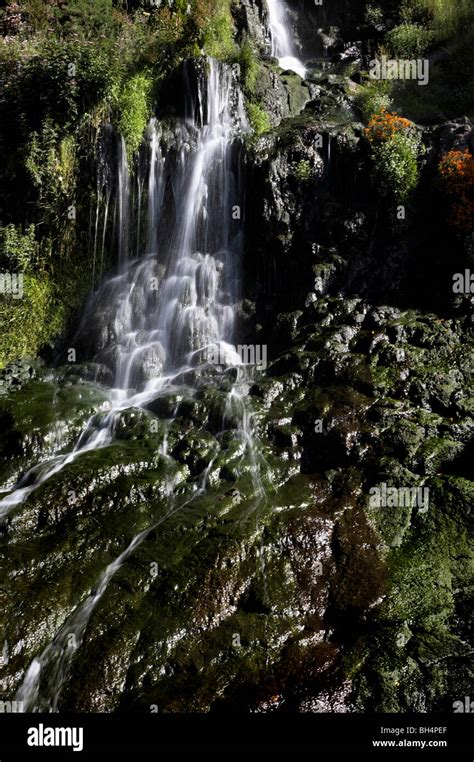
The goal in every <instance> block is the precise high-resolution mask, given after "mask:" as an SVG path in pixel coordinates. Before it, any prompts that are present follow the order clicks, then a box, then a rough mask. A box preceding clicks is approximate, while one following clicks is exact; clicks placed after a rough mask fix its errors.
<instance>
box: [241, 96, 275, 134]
mask: <svg viewBox="0 0 474 762" xmlns="http://www.w3.org/2000/svg"><path fill="white" fill-rule="evenodd" d="M247 114H248V118H249V121H250V124H251V126H252V129H253V131H254V133H255V134H256V135H263V133H264V132H268V131H269V129H270V128H271V124H270V117H269V116H268V114H267V112H266V111H265V109H264V108H262V106H260V104H259V103H253V102H252V101H249V102H248V103H247Z"/></svg>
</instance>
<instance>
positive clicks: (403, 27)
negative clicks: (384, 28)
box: [385, 24, 433, 59]
mask: <svg viewBox="0 0 474 762" xmlns="http://www.w3.org/2000/svg"><path fill="white" fill-rule="evenodd" d="M432 40H433V33H432V32H430V30H429V29H426V28H425V27H423V26H420V25H419V24H400V26H396V27H395V28H394V29H391V30H390V32H387V34H386V36H385V41H386V43H387V47H388V50H389V51H390V53H391V54H392V55H393V56H395V58H408V59H412V58H419V57H420V56H422V55H423V54H424V52H425V51H426V49H427V48H428V47H429V45H430V44H431V42H432Z"/></svg>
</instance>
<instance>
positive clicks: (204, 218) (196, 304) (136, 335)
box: [0, 60, 266, 711]
mask: <svg viewBox="0 0 474 762" xmlns="http://www.w3.org/2000/svg"><path fill="white" fill-rule="evenodd" d="M191 65H192V64H185V66H184V71H183V75H184V76H183V79H184V83H185V104H184V112H183V113H184V117H183V118H182V119H180V120H177V122H176V123H175V125H174V127H173V129H172V131H171V133H170V134H168V136H166V135H163V134H162V128H161V127H160V125H159V124H158V123H157V121H156V120H155V119H152V120H151V122H150V124H149V125H148V129H147V132H146V136H145V140H146V144H147V145H148V150H149V161H148V182H147V185H146V187H147V195H148V199H147V224H146V244H145V251H144V254H143V256H142V257H141V258H138V259H135V260H130V259H129V235H130V229H129V220H130V193H129V186H130V181H129V171H128V166H127V161H126V152H125V145H124V143H123V141H120V143H119V147H120V151H119V172H118V189H117V193H118V199H117V203H118V224H119V229H118V236H119V255H120V256H119V270H118V272H117V274H115V275H113V276H112V277H110V278H108V279H107V280H105V281H104V283H103V284H102V285H101V287H100V288H99V289H97V291H96V292H94V294H93V295H92V297H91V299H90V301H89V304H88V307H87V309H86V311H85V314H84V317H83V320H82V323H81V325H80V327H79V331H78V336H86V337H88V338H90V337H92V338H91V341H92V347H93V352H94V353H95V354H94V359H96V360H97V361H100V362H103V363H106V364H108V365H109V366H110V367H111V368H113V369H114V372H115V376H114V378H115V380H114V388H112V389H110V409H109V411H108V412H107V413H106V414H105V415H104V414H103V413H101V414H97V415H94V416H92V417H91V418H90V420H89V421H88V423H87V425H86V427H85V428H84V430H83V432H82V434H81V435H80V437H79V439H78V441H77V443H76V446H75V448H74V450H73V451H72V452H71V453H69V454H65V455H60V456H58V457H57V458H55V459H53V460H51V461H49V462H48V463H46V464H42V465H40V466H35V467H33V468H32V469H30V471H29V472H28V473H27V474H26V475H25V476H24V477H23V480H22V481H21V483H19V484H18V485H16V488H15V489H14V490H13V492H12V493H11V494H10V495H9V496H7V498H5V499H4V500H3V501H2V502H1V503H0V510H3V511H4V515H5V514H6V513H7V512H8V511H9V510H11V509H12V508H13V506H14V505H18V504H20V503H21V502H22V501H23V500H24V499H26V498H27V497H28V495H29V494H31V492H32V491H33V490H34V489H36V487H37V486H38V485H39V484H43V483H44V482H45V481H46V480H47V479H48V478H49V477H50V476H53V475H54V474H57V473H58V472H59V471H60V470H61V469H62V468H64V467H65V466H67V465H68V463H71V462H72V461H73V460H74V459H75V458H77V457H80V455H81V453H83V452H85V451H87V450H91V449H97V448H99V447H107V446H108V445H109V444H110V443H111V442H113V441H114V427H115V422H116V420H117V416H118V415H119V414H120V411H122V410H124V409H127V408H130V407H140V406H142V405H145V404H146V403H147V402H149V401H150V400H152V399H156V397H157V396H159V395H160V394H166V393H169V392H170V390H171V391H172V390H177V389H181V390H183V389H189V379H190V378H192V377H193V374H194V378H195V383H206V374H207V373H209V374H210V376H209V377H210V378H211V379H214V383H215V378H216V368H215V367H213V368H211V367H210V361H209V356H210V354H209V352H210V350H213V351H214V352H216V351H217V353H219V354H220V356H222V355H223V356H225V358H226V359H225V363H224V364H225V365H227V366H229V365H230V366H231V367H233V368H234V369H235V370H236V373H235V376H234V377H235V381H234V383H233V385H232V386H231V388H230V391H228V393H227V394H228V396H227V402H226V404H225V410H224V421H223V427H224V426H225V425H226V422H228V421H229V422H231V424H230V425H231V427H232V432H233V437H234V438H235V439H236V440H238V441H239V442H240V443H242V445H243V448H244V449H245V451H246V452H247V454H248V460H249V463H250V467H251V475H252V482H253V487H254V492H253V498H252V500H253V502H252V503H251V506H250V509H249V511H250V514H252V512H253V511H255V510H256V507H257V506H259V505H261V504H262V503H264V502H265V500H266V497H265V493H264V489H263V485H262V479H261V466H262V461H261V456H260V452H259V448H258V445H257V442H256V440H255V437H254V433H253V419H252V414H251V412H250V410H249V407H248V402H247V392H248V388H249V386H250V383H251V381H252V376H251V371H249V370H248V368H247V367H246V366H245V364H244V363H243V362H242V359H241V358H240V357H239V356H238V354H237V353H236V352H235V350H234V349H233V345H232V344H231V342H232V340H233V338H234V328H235V312H236V303H237V300H238V297H239V277H240V276H239V271H240V244H241V231H240V223H239V222H238V221H236V220H234V217H233V210H235V209H239V208H240V207H241V205H242V189H241V187H240V168H239V167H240V152H241V141H240V136H241V134H242V132H243V131H245V130H247V129H248V126H247V121H246V116H245V109H244V104H243V98H242V95H241V93H240V91H239V90H238V88H236V87H235V85H234V83H233V74H232V71H231V69H230V67H227V66H225V65H224V64H220V63H217V62H216V61H213V60H206V62H205V68H203V72H202V73H201V76H199V77H198V87H197V91H196V88H193V87H191V86H190V82H191V81H192V77H191V72H190V71H189V67H190V66H191ZM167 140H168V142H169V145H168V144H167ZM140 203H141V201H140ZM239 217H240V215H237V218H239ZM211 370H212V372H211ZM219 373H221V374H222V375H223V377H226V368H224V369H222V368H221V369H220V370H219V371H217V375H219ZM191 393H192V390H191ZM162 451H163V453H165V452H166V435H165V441H164V442H163V446H162ZM211 465H212V462H211V464H209V466H208V467H207V468H205V469H204V471H203V473H202V474H201V476H200V486H199V488H198V489H197V490H196V491H195V492H194V493H193V495H192V496H191V498H188V499H186V500H185V501H184V503H182V504H181V505H179V504H177V503H176V498H175V497H174V496H173V494H172V489H173V484H170V490H169V507H168V509H167V511H166V514H165V516H164V517H161V518H160V519H159V520H158V521H157V522H155V523H153V524H152V525H151V526H149V527H148V528H147V529H145V530H142V531H141V532H140V533H139V534H137V535H136V536H135V537H134V538H133V539H132V540H131V542H130V543H129V545H128V547H127V548H126V549H125V550H124V551H122V553H120V555H119V556H117V558H116V559H115V560H113V561H112V562H111V563H109V564H108V566H107V567H106V568H105V569H104V571H103V572H102V574H101V575H100V577H99V578H98V579H97V582H96V584H95V585H94V587H93V590H92V591H91V592H90V594H89V595H88V596H86V597H85V599H84V600H83V601H82V602H81V603H80V604H79V605H78V606H77V607H76V608H75V609H74V610H73V611H72V612H71V613H70V615H69V616H68V618H67V619H66V621H65V622H64V624H63V625H62V627H61V628H60V629H59V631H58V632H57V634H56V636H55V637H54V639H53V640H52V641H51V642H50V643H49V644H48V645H47V646H46V647H45V648H44V649H43V651H42V653H40V654H39V655H37V656H36V657H35V658H34V659H33V661H32V663H31V664H30V666H29V668H28V670H27V671H26V673H25V676H24V678H23V682H22V684H21V686H20V688H19V690H18V693H17V695H18V697H19V700H21V701H23V702H24V705H25V709H26V711H56V709H57V707H58V702H59V699H60V694H61V690H62V688H63V686H64V683H65V681H66V680H67V677H68V673H69V667H70V665H71V662H72V659H73V657H74V653H75V652H76V651H77V649H78V648H79V647H80V645H81V643H82V641H83V638H84V635H85V633H86V629H87V625H88V623H89V620H90V617H91V615H92V613H93V611H94V609H95V607H96V605H97V604H98V602H99V600H100V599H101V597H102V595H103V593H104V592H105V590H106V588H107V586H108V584H109V582H110V580H111V579H112V577H113V576H114V574H115V572H116V571H117V570H118V569H119V568H120V567H121V566H122V564H123V563H124V562H125V561H126V560H127V559H128V558H129V556H130V555H131V553H132V552H133V551H134V550H135V549H136V548H138V546H139V545H141V543H142V542H143V541H144V540H145V539H146V537H147V536H148V535H149V533H150V532H151V531H152V530H153V529H155V528H156V527H157V526H158V525H159V524H160V523H161V522H162V521H164V520H166V518H167V517H168V516H170V515H171V514H172V513H173V512H175V511H177V510H180V509H182V508H183V506H184V505H186V504H187V503H188V502H190V501H191V500H193V499H195V498H196V496H198V495H200V494H202V493H203V492H204V491H205V489H206V487H207V479H208V473H209V471H210V468H211ZM23 484H24V486H23ZM253 518H255V516H254V517H253ZM255 520H256V518H255ZM71 635H72V636H74V637H72V638H71Z"/></svg>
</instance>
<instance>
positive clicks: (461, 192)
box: [438, 149, 474, 233]
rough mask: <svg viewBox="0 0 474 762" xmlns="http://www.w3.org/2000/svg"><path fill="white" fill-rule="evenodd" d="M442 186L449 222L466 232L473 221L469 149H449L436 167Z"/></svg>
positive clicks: (473, 184) (472, 162)
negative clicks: (448, 209) (445, 197)
mask: <svg viewBox="0 0 474 762" xmlns="http://www.w3.org/2000/svg"><path fill="white" fill-rule="evenodd" d="M438 171H439V176H440V180H441V185H442V188H443V190H444V192H445V194H446V196H447V197H448V200H449V203H450V206H451V211H450V214H449V221H450V223H451V224H452V225H453V226H454V227H455V228H456V229H457V230H458V231H459V232H463V233H464V232H465V233H468V232H469V231H470V230H472V227H473V221H474V159H473V158H472V156H471V154H470V153H469V151H468V150H467V149H466V150H465V151H449V152H448V153H447V154H445V156H443V158H442V159H441V161H440V163H439V167H438Z"/></svg>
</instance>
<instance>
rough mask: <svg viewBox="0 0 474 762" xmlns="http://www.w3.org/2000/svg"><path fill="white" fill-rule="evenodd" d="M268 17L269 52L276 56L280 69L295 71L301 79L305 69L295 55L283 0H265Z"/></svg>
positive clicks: (303, 76)
mask: <svg viewBox="0 0 474 762" xmlns="http://www.w3.org/2000/svg"><path fill="white" fill-rule="evenodd" d="M267 6H268V18H269V27H270V38H271V45H272V48H271V54H272V56H273V57H274V58H278V63H279V64H280V66H281V68H282V69H289V70H290V71H294V72H296V74H299V75H300V77H302V78H303V79H304V78H305V76H306V69H305V67H304V65H303V63H302V62H301V61H300V59H299V58H298V56H297V55H296V48H295V45H294V43H293V40H292V30H291V25H290V21H289V18H288V10H287V8H286V6H285V3H284V1H283V0H267Z"/></svg>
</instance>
